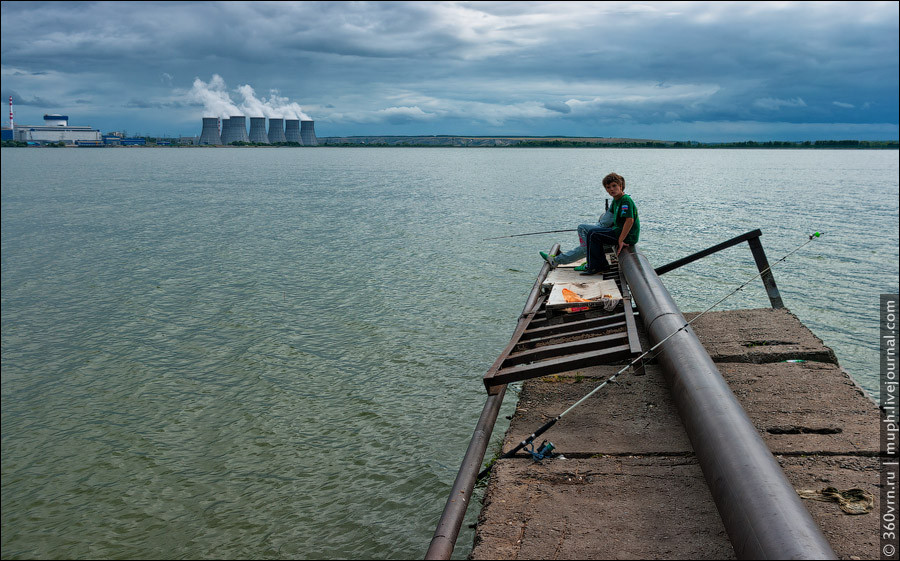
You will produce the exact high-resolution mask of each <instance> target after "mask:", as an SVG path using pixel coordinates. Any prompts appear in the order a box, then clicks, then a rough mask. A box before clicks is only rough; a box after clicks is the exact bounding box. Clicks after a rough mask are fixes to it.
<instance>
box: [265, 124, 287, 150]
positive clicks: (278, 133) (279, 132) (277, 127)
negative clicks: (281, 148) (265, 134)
mask: <svg viewBox="0 0 900 561" xmlns="http://www.w3.org/2000/svg"><path fill="white" fill-rule="evenodd" d="M269 142H270V143H272V144H275V143H276V142H287V140H286V139H285V136H284V119H269Z"/></svg>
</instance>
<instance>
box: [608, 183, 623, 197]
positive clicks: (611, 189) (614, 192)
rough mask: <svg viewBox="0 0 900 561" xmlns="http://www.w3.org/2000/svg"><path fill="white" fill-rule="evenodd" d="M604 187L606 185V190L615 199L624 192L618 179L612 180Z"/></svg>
mask: <svg viewBox="0 0 900 561" xmlns="http://www.w3.org/2000/svg"><path fill="white" fill-rule="evenodd" d="M604 187H606V192H607V193H609V195H610V196H611V197H612V198H614V199H618V198H619V197H621V196H622V194H623V193H624V191H623V190H622V186H621V185H619V182H618V181H610V182H609V183H607V184H606V185H604Z"/></svg>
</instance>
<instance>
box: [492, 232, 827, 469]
mask: <svg viewBox="0 0 900 561" xmlns="http://www.w3.org/2000/svg"><path fill="white" fill-rule="evenodd" d="M821 235H822V233H821V232H814V233H813V234H811V235H810V236H809V239H808V240H807V241H805V242H803V243H802V244H800V245H799V246H797V247H796V248H795V249H794V250H793V251H791V252H789V253H787V254H785V255H784V256H782V257H781V258H780V259H778V260H777V261H775V262H774V263H772V264H771V265H769V266H768V267H766V268H765V269H763V270H762V271H760V272H759V273H757V274H756V275H754V276H753V277H751V278H749V279H747V281H746V282H744V284H742V285H740V286H739V287H737V288H735V289H734V290H732V291H731V292H729V293H728V294H726V295H725V296H724V297H722V298H720V299H719V300H718V301H717V302H716V303H715V304H713V305H712V306H710V307H708V308H706V309H705V310H703V311H702V312H700V313H699V314H697V315H696V316H694V317H693V318H692V319H691V320H690V321H688V322H686V323H685V324H684V325H682V326H681V327H679V328H678V329H676V330H675V331H673V332H672V333H670V334H669V335H667V336H666V337H665V338H664V339H663V340H662V341H660V342H659V343H657V344H655V345H653V346H652V347H650V348H649V349H647V351H646V352H644V353H643V354H641V355H640V356H639V357H637V358H636V359H634V360H632V361H631V362H630V363H628V364H626V365H625V366H624V367H622V369H621V370H619V371H618V372H616V373H615V374H613V375H612V376H610V377H609V378H608V379H606V380H604V381H603V383H602V384H600V385H599V386H597V387H596V388H594V389H593V390H591V391H590V392H589V393H588V394H587V395H585V396H584V397H582V398H581V399H579V400H578V401H576V402H575V403H573V404H572V405H571V406H570V407H569V408H568V409H566V410H565V411H563V412H562V413H560V414H559V415H557V416H556V417H554V418H553V419H551V420H549V421H547V423H545V424H544V425H543V426H542V427H541V428H539V429H537V430H536V431H534V432H533V433H531V435H530V436H529V437H528V438H526V439H525V440H523V441H522V442H520V443H519V444H518V445H517V446H516V447H515V448H513V449H512V450H510V451H509V452H507V453H505V454H503V455H502V456H500V457H498V458H497V459H498V460H502V459H505V458H510V457H512V456H514V455H515V454H516V453H517V452H518V451H519V450H521V449H522V448H525V447H526V446H528V445H529V444H531V443H532V442H533V441H534V440H535V439H536V438H537V437H539V436H540V435H542V434H544V433H545V432H546V431H547V430H548V429H549V428H550V427H552V426H553V425H555V424H556V422H557V421H559V420H560V419H562V418H563V417H565V416H566V415H567V414H568V413H569V412H570V411H572V410H573V409H575V408H576V407H578V406H579V405H581V404H582V403H584V402H585V401H587V400H588V398H590V397H591V396H592V395H594V394H595V393H597V392H598V391H600V390H601V389H603V388H604V387H606V385H607V384H609V383H610V382H612V381H613V380H615V379H616V378H617V377H618V376H619V375H620V374H622V373H623V372H625V371H626V370H628V369H629V368H631V367H633V366H634V365H635V364H637V363H638V362H640V361H641V360H643V359H644V357H646V356H647V355H649V354H650V353H651V352H653V351H654V350H656V349H658V348H659V347H660V346H662V344H663V343H665V342H666V341H668V340H669V339H671V338H672V337H674V336H675V335H677V334H678V333H680V332H682V331H684V330H685V329H687V327H688V326H690V325H691V324H692V323H694V322H695V321H697V320H698V319H700V318H701V317H702V316H703V315H704V314H706V313H707V312H708V311H710V310H712V309H713V308H715V307H716V306H718V305H719V304H721V303H722V302H724V301H725V300H727V299H728V298H731V296H733V295H734V294H736V293H737V292H739V291H740V290H743V288H744V287H745V286H747V285H748V284H750V283H751V282H753V281H754V280H756V279H757V278H759V277H761V276H762V275H764V274H765V273H767V272H768V271H771V270H772V267H774V266H775V265H777V264H778V263H781V262H783V261H784V260H785V259H787V258H788V257H790V256H791V255H793V254H794V253H796V252H798V251H800V249H802V248H803V247H805V246H806V245H807V244H809V243H810V242H811V241H813V240H814V239H816V238H818V237H819V236H821ZM659 352H662V351H659ZM658 354H659V353H656V354H654V355H653V356H651V357H650V359H649V360H653V359H654V358H656V356H657V355H658ZM492 467H493V463H492V464H491V465H489V466H488V467H486V468H484V469H483V470H482V471H481V473H479V474H478V478H477V479H481V478H482V477H484V476H485V475H487V474H488V473H489V472H490V471H491V468H492Z"/></svg>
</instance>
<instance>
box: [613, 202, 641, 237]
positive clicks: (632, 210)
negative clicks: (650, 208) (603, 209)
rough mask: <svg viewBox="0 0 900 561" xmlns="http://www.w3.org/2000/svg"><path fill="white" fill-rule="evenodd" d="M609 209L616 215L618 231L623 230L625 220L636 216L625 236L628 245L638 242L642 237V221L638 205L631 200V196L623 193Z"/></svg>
mask: <svg viewBox="0 0 900 561" xmlns="http://www.w3.org/2000/svg"><path fill="white" fill-rule="evenodd" d="M609 210H610V212H612V213H613V216H615V217H616V222H615V226H614V228H615V229H616V231H617V232H621V231H622V227H623V226H625V220H627V219H629V218H634V224H632V225H631V230H629V231H628V235H627V236H625V243H627V244H628V245H634V244H636V243H637V242H638V239H639V238H640V237H641V221H640V219H639V218H638V211H637V206H636V205H635V204H634V201H633V200H631V197H629V196H628V195H622V196H621V197H619V199H618V200H614V201H613V204H612V206H611V207H610V209H609Z"/></svg>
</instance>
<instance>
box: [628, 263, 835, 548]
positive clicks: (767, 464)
mask: <svg viewBox="0 0 900 561" xmlns="http://www.w3.org/2000/svg"><path fill="white" fill-rule="evenodd" d="M619 267H620V270H621V271H622V274H624V275H625V278H626V280H627V281H628V285H629V287H630V288H631V294H632V296H633V297H634V300H635V302H636V303H637V306H638V309H639V310H640V315H641V319H642V321H643V322H644V326H645V327H646V329H647V333H648V334H649V336H650V340H651V343H653V344H656V343H657V342H659V341H662V340H663V339H665V338H666V337H669V336H670V335H671V334H672V333H675V332H676V331H678V330H679V329H682V328H683V327H684V326H685V324H686V323H687V322H686V321H685V319H684V316H683V315H682V314H681V312H680V311H679V310H678V307H677V306H676V305H675V302H674V301H673V300H672V297H671V295H669V292H668V290H666V287H665V286H664V285H663V284H662V282H661V281H660V280H659V277H658V276H657V275H656V273H655V272H654V270H653V267H652V266H651V265H650V263H649V262H648V261H647V259H646V258H645V257H644V256H643V255H640V254H639V253H636V252H634V251H633V250H632V249H631V248H626V250H625V251H623V252H622V253H621V254H620V255H619ZM657 358H658V360H659V364H660V365H661V366H662V368H663V371H664V373H665V375H666V379H667V381H668V383H669V387H670V390H671V392H672V397H673V399H674V401H675V403H676V405H677V406H678V412H679V414H680V415H681V419H682V422H683V424H684V428H685V430H686V432H687V434H688V437H689V438H690V441H691V446H692V447H693V448H694V453H695V454H696V456H697V459H698V461H699V462H700V467H701V469H702V470H703V475H704V477H705V478H706V481H707V484H708V485H709V488H710V491H711V493H712V496H713V500H714V501H715V503H716V507H717V508H718V511H719V516H720V517H721V518H722V523H723V525H724V527H725V530H726V532H728V537H729V539H730V540H731V545H732V546H733V547H734V552H735V555H736V556H737V557H738V558H739V559H836V558H837V557H836V556H835V554H834V551H832V549H831V546H830V545H829V544H828V542H827V541H826V540H825V537H824V536H823V535H822V533H821V531H820V530H819V527H818V526H817V525H816V523H815V521H813V519H812V517H811V516H810V514H809V512H808V511H807V510H806V508H805V507H804V506H803V504H802V503H801V502H800V499H799V497H798V496H797V493H796V491H794V488H793V486H792V485H791V484H790V482H788V480H787V478H786V477H785V476H784V473H783V472H782V471H781V468H780V466H779V465H778V462H777V461H776V460H775V458H774V457H773V456H772V453H771V452H770V451H769V449H768V447H766V444H765V443H764V442H763V440H762V438H761V437H760V436H759V433H757V431H756V428H755V427H754V426H753V424H752V423H751V422H750V419H749V418H748V417H747V414H746V413H745V412H744V410H743V408H742V407H741V405H740V403H738V401H737V399H736V398H735V397H734V394H732V393H731V390H730V388H729V387H728V384H727V383H726V382H725V380H724V379H723V378H722V375H721V374H720V373H719V370H718V368H717V367H716V365H715V363H713V361H712V359H711V358H710V356H709V354H708V353H707V352H706V349H704V348H703V345H701V344H700V341H699V340H698V339H697V336H696V335H695V334H694V332H693V329H692V328H691V327H690V326H688V327H687V328H685V329H683V330H682V331H681V332H680V333H676V334H675V335H674V336H672V337H671V338H670V339H669V340H668V341H666V342H665V343H663V344H662V345H661V346H660V353H659V355H658V357H657Z"/></svg>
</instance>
